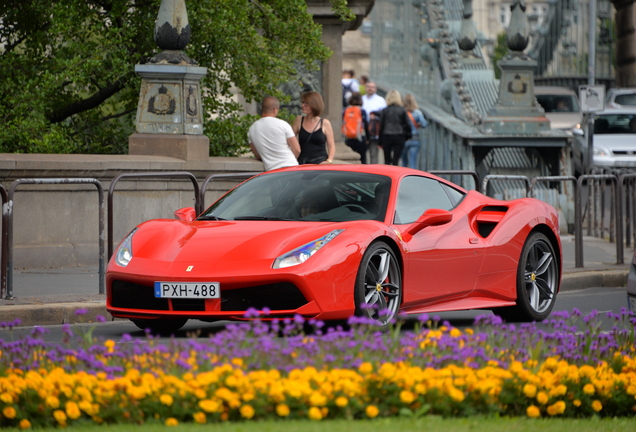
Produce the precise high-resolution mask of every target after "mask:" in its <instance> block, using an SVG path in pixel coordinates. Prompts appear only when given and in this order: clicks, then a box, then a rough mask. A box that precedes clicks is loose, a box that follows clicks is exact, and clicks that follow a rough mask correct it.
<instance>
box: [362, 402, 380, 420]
mask: <svg viewBox="0 0 636 432" xmlns="http://www.w3.org/2000/svg"><path fill="white" fill-rule="evenodd" d="M364 412H365V413H366V414H367V417H369V418H376V417H377V416H378V414H380V410H379V409H378V407H377V406H375V405H369V406H368V407H367V408H366V409H365V410H364Z"/></svg>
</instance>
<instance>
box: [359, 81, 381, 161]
mask: <svg viewBox="0 0 636 432" xmlns="http://www.w3.org/2000/svg"><path fill="white" fill-rule="evenodd" d="M377 90H378V88H377V87H376V85H375V83H374V82H373V81H369V82H367V85H366V94H365V95H364V96H362V109H363V110H364V112H366V113H367V115H368V116H369V121H371V113H375V114H376V115H377V117H378V118H380V112H382V110H383V109H384V108H386V100H385V99H384V98H383V97H382V96H380V95H379V94H377V93H376V91H377ZM369 163H372V164H377V163H378V140H377V139H376V138H372V137H370V138H369Z"/></svg>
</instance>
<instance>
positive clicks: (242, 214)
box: [106, 165, 561, 331]
mask: <svg viewBox="0 0 636 432" xmlns="http://www.w3.org/2000/svg"><path fill="white" fill-rule="evenodd" d="M175 214H176V215H177V217H178V219H158V220H150V221H147V222H144V223H142V224H140V225H139V226H138V227H137V228H135V229H134V230H133V231H132V232H131V233H130V234H129V235H128V236H127V237H126V238H125V239H124V240H122V242H121V243H120V244H119V247H118V248H117V249H116V251H115V253H114V255H113V256H112V257H111V260H110V262H109V264H108V269H107V277H106V284H107V309H108V311H109V312H110V313H111V314H112V315H113V316H114V317H119V318H128V319H131V320H132V321H133V322H134V323H135V324H136V325H137V326H139V327H141V328H151V329H153V330H156V331H162V330H163V331H167V330H176V329H178V328H180V327H181V326H183V324H184V323H185V322H186V321H187V320H188V319H197V320H202V321H214V320H219V319H242V318H243V317H244V315H245V312H246V311H247V310H248V309H250V308H255V309H257V310H264V309H266V310H269V313H268V315H267V318H270V319H271V318H276V317H281V318H282V317H290V316H294V315H296V314H299V315H301V316H303V317H305V318H316V319H320V320H343V319H346V318H348V317H349V316H351V315H354V314H358V315H362V314H366V315H368V316H370V317H371V318H373V319H375V320H377V321H378V323H379V324H380V325H386V324H388V323H389V322H390V321H391V320H392V319H393V318H394V317H395V316H396V315H397V314H398V313H402V314H418V313H424V312H437V311H450V310H464V309H491V310H492V311H493V312H494V313H495V314H497V315H500V316H502V317H504V318H505V319H506V320H512V321H533V320H536V321H540V320H543V319H544V318H546V317H547V316H548V315H549V314H550V311H551V310H552V308H553V306H554V303H555V300H556V295H557V292H558V290H559V284H560V282H561V242H560V238H559V227H558V216H557V212H556V211H555V209H554V208H553V207H551V206H550V205H548V204H546V203H544V202H542V201H539V200H536V199H533V198H523V199H517V200H512V201H499V200H495V199H492V198H489V197H487V196H484V195H482V194H480V193H478V192H476V191H466V190H464V189H462V188H461V187H459V186H457V185H455V184H453V183H450V182H448V181H446V180H444V179H441V178H439V177H435V176H433V175H430V174H427V173H424V172H422V171H416V170H411V169H408V168H399V167H394V166H384V165H304V166H299V167H294V168H286V169H281V170H276V171H271V172H267V173H263V174H259V175H257V176H255V177H253V178H251V179H249V180H247V181H245V182H243V183H242V184H240V185H239V186H237V187H235V188H234V189H232V190H231V191H229V192H228V193H227V194H225V195H224V196H223V197H221V198H220V199H219V200H218V201H216V202H215V203H214V204H213V205H212V206H210V207H209V208H208V209H207V210H205V211H204V212H203V213H202V214H200V215H198V216H197V215H195V214H194V209H191V208H189V209H181V210H178V211H176V212H175Z"/></svg>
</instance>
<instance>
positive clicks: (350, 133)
mask: <svg viewBox="0 0 636 432" xmlns="http://www.w3.org/2000/svg"><path fill="white" fill-rule="evenodd" d="M342 134H343V135H344V136H345V138H356V139H362V137H363V136H364V126H363V122H362V109H361V108H360V107H359V106H356V105H351V106H348V107H347V109H345V112H344V115H343V116H342Z"/></svg>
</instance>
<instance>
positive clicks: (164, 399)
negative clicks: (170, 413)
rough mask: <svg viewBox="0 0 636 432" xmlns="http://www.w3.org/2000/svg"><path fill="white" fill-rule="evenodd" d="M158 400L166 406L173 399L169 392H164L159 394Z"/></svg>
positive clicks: (169, 404) (170, 403)
mask: <svg viewBox="0 0 636 432" xmlns="http://www.w3.org/2000/svg"><path fill="white" fill-rule="evenodd" d="M159 401H160V402H161V403H162V404H164V405H166V406H171V405H172V402H173V401H174V399H173V398H172V396H170V395H169V394H165V393H164V394H162V395H161V396H159Z"/></svg>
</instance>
